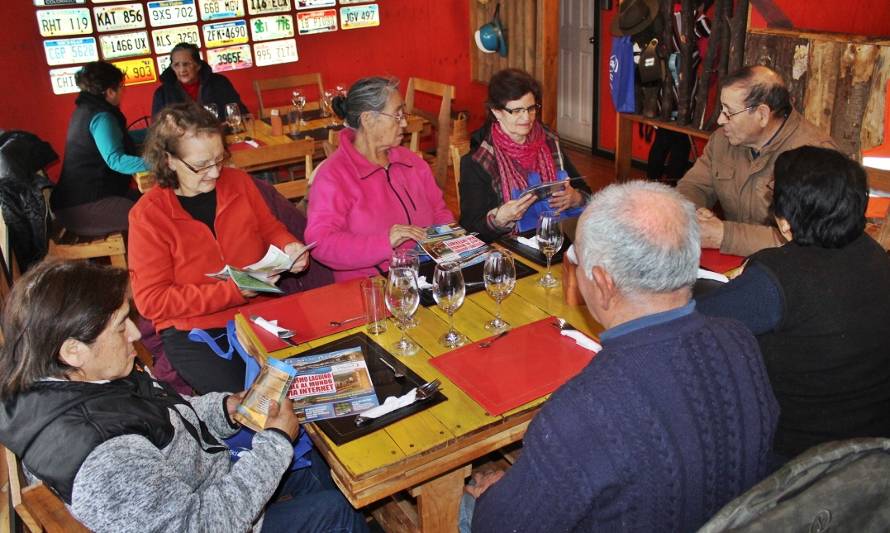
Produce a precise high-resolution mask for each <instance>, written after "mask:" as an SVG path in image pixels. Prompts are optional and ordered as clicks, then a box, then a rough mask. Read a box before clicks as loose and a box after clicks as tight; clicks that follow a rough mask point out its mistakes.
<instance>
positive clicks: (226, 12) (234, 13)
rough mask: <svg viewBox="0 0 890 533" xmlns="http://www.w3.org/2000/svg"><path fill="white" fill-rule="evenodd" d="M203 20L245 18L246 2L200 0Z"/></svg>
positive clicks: (238, 0)
mask: <svg viewBox="0 0 890 533" xmlns="http://www.w3.org/2000/svg"><path fill="white" fill-rule="evenodd" d="M198 5H199V6H200V8H201V9H200V11H201V20H219V19H233V18H238V17H243V16H244V0H198Z"/></svg>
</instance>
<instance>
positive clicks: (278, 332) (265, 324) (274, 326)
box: [253, 316, 294, 339]
mask: <svg viewBox="0 0 890 533" xmlns="http://www.w3.org/2000/svg"><path fill="white" fill-rule="evenodd" d="M253 323H254V324H256V325H257V326H259V327H261V328H263V329H264V330H266V331H268V332H269V333H271V334H273V335H275V336H276V337H280V338H282V339H289V338H291V337H293V336H294V332H293V331H291V330H289V329H287V328H282V327H280V326H279V325H278V320H266V319H265V318H263V317H261V316H256V317H253Z"/></svg>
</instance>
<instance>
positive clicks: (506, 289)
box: [482, 251, 516, 333]
mask: <svg viewBox="0 0 890 533" xmlns="http://www.w3.org/2000/svg"><path fill="white" fill-rule="evenodd" d="M482 279H483V280H484V281H485V291H486V292H487V293H488V295H489V296H491V297H492V298H493V299H494V301H495V302H497V307H496V308H495V309H496V311H495V314H494V320H491V321H489V322H487V323H486V324H485V329H487V330H489V331H491V332H494V333H500V332H501V331H505V330H508V329H510V324H509V323H508V322H507V321H506V320H504V319H502V318H501V302H502V301H503V300H504V299H505V298H506V297H507V296H510V293H512V292H513V287H514V286H515V285H516V265H514V264H513V257H512V256H510V255H509V254H506V253H504V252H500V251H494V252H491V253H490V254H488V257H487V258H486V259H485V267H484V269H483V274H482Z"/></svg>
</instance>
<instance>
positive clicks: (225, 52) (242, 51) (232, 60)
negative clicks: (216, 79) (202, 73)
mask: <svg viewBox="0 0 890 533" xmlns="http://www.w3.org/2000/svg"><path fill="white" fill-rule="evenodd" d="M207 62H208V63H209V64H210V67H211V68H212V69H213V72H225V71H227V70H238V69H242V68H250V67H252V66H253V58H252V57H251V56H250V45H249V44H239V45H236V46H226V47H224V48H214V49H213V50H207Z"/></svg>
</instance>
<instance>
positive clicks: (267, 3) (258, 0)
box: [247, 0, 290, 15]
mask: <svg viewBox="0 0 890 533" xmlns="http://www.w3.org/2000/svg"><path fill="white" fill-rule="evenodd" d="M282 11H290V0H247V12H248V13H250V14H251V15H265V14H266V13H281V12H282Z"/></svg>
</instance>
